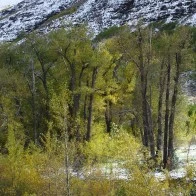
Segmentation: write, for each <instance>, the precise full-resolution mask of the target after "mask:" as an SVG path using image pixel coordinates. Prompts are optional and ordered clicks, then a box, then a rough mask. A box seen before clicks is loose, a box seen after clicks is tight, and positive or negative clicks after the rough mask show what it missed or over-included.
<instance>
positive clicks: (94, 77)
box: [86, 67, 98, 141]
mask: <svg viewBox="0 0 196 196" xmlns="http://www.w3.org/2000/svg"><path fill="white" fill-rule="evenodd" d="M97 70H98V68H97V67H95V68H94V69H93V74H92V83H91V88H92V90H94V88H95V81H96V78H97ZM93 100H94V92H92V93H91V94H90V96H89V106H88V122H87V132H86V140H87V141H90V138H91V125H92V114H93Z"/></svg>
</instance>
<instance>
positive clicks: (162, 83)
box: [157, 62, 165, 150]
mask: <svg viewBox="0 0 196 196" xmlns="http://www.w3.org/2000/svg"><path fill="white" fill-rule="evenodd" d="M163 67H164V62H163V63H161V69H160V79H159V103H158V119H157V125H158V131H157V150H162V137H163V136H162V135H163V127H162V118H163V114H162V109H163V94H164V86H165V74H164V70H163Z"/></svg>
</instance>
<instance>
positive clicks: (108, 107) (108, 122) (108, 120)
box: [105, 101, 112, 133]
mask: <svg viewBox="0 0 196 196" xmlns="http://www.w3.org/2000/svg"><path fill="white" fill-rule="evenodd" d="M111 107H112V102H111V101H106V111H105V122H106V131H107V133H111V128H112V111H111Z"/></svg>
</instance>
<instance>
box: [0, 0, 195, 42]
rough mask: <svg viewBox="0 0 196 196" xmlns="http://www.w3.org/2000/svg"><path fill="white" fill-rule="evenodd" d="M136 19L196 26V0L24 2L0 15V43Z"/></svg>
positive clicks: (145, 21)
mask: <svg viewBox="0 0 196 196" xmlns="http://www.w3.org/2000/svg"><path fill="white" fill-rule="evenodd" d="M69 9H70V10H69ZM66 10H69V11H67V12H66ZM59 13H62V14H59ZM54 16H55V17H54ZM139 20H142V21H143V23H144V24H148V23H150V22H154V21H160V20H162V21H164V22H166V23H168V22H178V23H181V24H188V25H196V0H63V1H62V0H24V1H22V2H21V3H19V4H18V5H16V6H14V7H11V8H9V9H7V10H4V11H2V12H0V40H12V39H15V38H16V37H17V36H19V35H20V34H21V33H22V32H29V31H32V30H34V29H39V31H41V32H48V31H50V30H52V29H56V28H59V27H61V26H62V25H65V24H66V23H69V24H70V23H73V24H78V23H84V22H85V23H88V24H89V26H90V27H91V28H92V29H93V30H94V32H95V33H99V32H100V31H102V30H103V29H104V28H108V27H110V26H113V25H117V26H119V25H122V24H128V25H130V26H134V25H136V24H137V23H138V21H139Z"/></svg>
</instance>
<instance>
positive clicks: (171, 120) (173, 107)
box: [168, 53, 181, 167]
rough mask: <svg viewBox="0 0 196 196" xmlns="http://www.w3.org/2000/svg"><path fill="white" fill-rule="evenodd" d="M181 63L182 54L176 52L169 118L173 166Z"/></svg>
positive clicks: (170, 155)
mask: <svg viewBox="0 0 196 196" xmlns="http://www.w3.org/2000/svg"><path fill="white" fill-rule="evenodd" d="M180 64H181V55H180V54H178V53H176V75H175V78H174V92H173V96H172V102H171V112H170V118H169V142H168V157H169V159H170V160H171V167H172V166H173V157H174V144H173V143H174V130H173V128H174V118H175V111H176V101H177V95H178V84H179V76H180Z"/></svg>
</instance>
